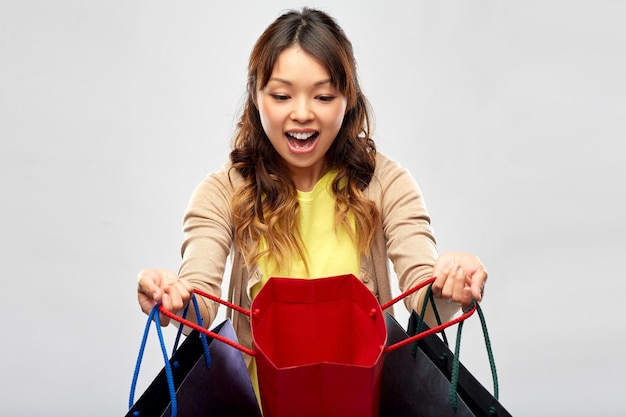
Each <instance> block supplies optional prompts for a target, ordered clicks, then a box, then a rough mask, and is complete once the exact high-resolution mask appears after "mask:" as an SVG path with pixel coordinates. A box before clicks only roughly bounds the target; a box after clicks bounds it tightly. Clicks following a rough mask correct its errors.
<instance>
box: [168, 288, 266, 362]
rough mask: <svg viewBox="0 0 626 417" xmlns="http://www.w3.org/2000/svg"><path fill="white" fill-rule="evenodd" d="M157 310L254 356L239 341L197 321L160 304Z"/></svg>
mask: <svg viewBox="0 0 626 417" xmlns="http://www.w3.org/2000/svg"><path fill="white" fill-rule="evenodd" d="M201 295H202V294H201ZM159 311H160V312H161V313H162V314H164V315H166V316H167V317H169V318H171V319H173V320H176V321H177V322H179V323H181V324H184V325H185V326H188V327H191V328H192V329H194V330H197V331H199V332H202V333H204V334H205V335H207V336H209V337H212V338H213V339H216V340H219V341H220V342H223V343H226V344H227V345H229V346H232V347H234V348H235V349H238V350H240V351H242V352H243V353H247V354H248V355H250V356H254V355H255V353H254V351H252V350H250V349H248V348H247V347H245V346H243V345H240V344H239V343H235V342H233V341H232V340H230V339H228V338H226V337H224V336H222V335H219V334H217V333H215V332H212V331H210V330H208V329H205V328H204V327H202V326H200V325H198V324H197V323H194V322H192V321H189V320H187V319H184V318H182V317H180V316H178V315H176V314H174V313H171V312H169V311H167V310H166V309H165V308H164V307H163V305H162V304H161V305H159Z"/></svg>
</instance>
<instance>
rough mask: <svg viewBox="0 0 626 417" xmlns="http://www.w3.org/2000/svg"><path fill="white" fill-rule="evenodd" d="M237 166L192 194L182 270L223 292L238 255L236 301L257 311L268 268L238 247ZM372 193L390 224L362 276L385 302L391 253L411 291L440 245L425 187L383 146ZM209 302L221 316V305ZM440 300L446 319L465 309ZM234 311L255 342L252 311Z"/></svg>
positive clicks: (238, 325) (197, 283)
mask: <svg viewBox="0 0 626 417" xmlns="http://www.w3.org/2000/svg"><path fill="white" fill-rule="evenodd" d="M230 168H231V165H230V163H228V164H226V165H224V166H223V167H222V168H221V169H220V170H219V171H217V172H215V173H212V174H210V175H208V176H207V177H206V178H205V179H204V180H203V181H202V182H201V183H200V184H199V185H198V186H197V187H196V189H195V191H194V193H193V195H192V197H191V200H190V202H189V206H188V208H187V211H186V213H185V218H184V232H185V239H184V243H183V245H182V264H181V267H180V271H179V275H180V277H181V278H186V279H188V280H189V281H190V282H191V283H192V285H193V286H194V287H196V288H199V289H201V290H203V291H206V292H209V293H211V294H213V295H216V296H218V297H220V298H222V292H221V289H222V278H223V275H224V271H225V268H226V260H227V258H228V257H229V255H231V254H232V257H233V258H232V261H233V263H232V270H231V276H230V285H229V291H228V300H229V301H230V302H232V303H234V304H237V305H240V306H242V307H243V308H245V309H247V310H249V309H250V303H251V302H250V289H251V288H252V286H253V285H254V284H256V283H257V282H258V281H259V280H260V279H261V272H260V270H259V269H258V267H254V268H252V270H250V271H249V270H248V269H247V268H246V266H245V263H244V261H243V256H242V254H241V252H240V251H239V250H238V249H237V248H236V247H234V228H233V223H232V217H231V198H232V196H233V193H234V192H235V191H236V190H237V188H238V187H239V186H241V184H242V182H243V179H242V177H241V175H240V174H239V173H238V172H237V171H236V170H234V169H230ZM364 194H365V196H366V197H367V198H369V199H371V200H372V201H374V202H375V203H376V205H377V207H378V209H379V210H380V213H381V218H382V223H381V227H380V228H379V229H378V230H377V232H376V236H375V238H374V241H373V244H372V248H371V250H370V253H369V256H363V257H362V259H361V272H360V276H359V278H360V279H361V281H362V282H363V283H364V284H365V285H367V287H368V288H369V289H370V290H371V291H372V292H373V293H374V294H375V295H376V297H377V298H378V300H379V302H380V303H381V304H384V303H386V302H387V301H389V300H391V286H390V281H389V268H388V265H389V263H388V260H391V262H392V264H393V267H394V271H395V275H396V276H397V278H398V284H399V288H400V290H401V291H405V290H407V289H409V288H411V287H413V286H415V285H416V284H417V283H419V282H421V281H423V280H426V279H428V278H430V277H431V275H432V270H433V265H434V262H435V259H436V257H437V249H436V245H435V238H434V236H433V231H432V228H431V226H430V217H429V215H428V212H427V210H426V205H425V203H424V200H423V198H422V195H421V192H420V189H419V187H418V185H417V184H416V182H415V180H414V179H413V177H412V176H411V174H410V173H409V172H408V171H407V170H406V169H404V168H402V167H401V166H400V165H399V164H398V163H396V162H394V161H392V160H390V159H388V158H387V157H386V156H384V155H382V154H380V153H378V155H377V157H376V169H375V171H374V176H373V177H372V180H371V182H370V184H369V186H368V187H367V188H366V189H365V190H364ZM423 294H424V291H419V292H417V293H415V294H414V295H412V296H411V297H407V298H406V299H405V300H404V302H405V305H406V307H407V309H409V310H412V309H415V310H417V311H419V308H420V307H421V301H422V298H423ZM206 305H207V309H208V311H209V314H210V317H211V320H213V319H214V318H215V316H216V313H217V308H218V305H217V304H216V303H213V302H207V304H206ZM437 307H438V308H439V312H440V314H441V316H442V319H444V320H446V319H447V318H449V317H451V316H452V315H454V314H455V313H456V312H457V311H458V306H457V305H456V304H451V303H437ZM389 310H392V308H390V309H389ZM390 313H392V314H393V311H390ZM232 314H233V313H232V312H230V311H229V314H228V316H229V317H231V318H232V319H233V326H234V328H235V331H236V333H237V337H238V338H239V341H240V343H242V344H243V345H244V346H246V347H248V348H252V340H251V332H250V320H249V317H247V316H245V315H243V314H241V313H237V312H235V313H234V315H235V316H234V317H233V316H232ZM427 321H428V322H432V318H431V317H428V316H427ZM206 325H207V326H208V325H209V324H208V323H207V324H206Z"/></svg>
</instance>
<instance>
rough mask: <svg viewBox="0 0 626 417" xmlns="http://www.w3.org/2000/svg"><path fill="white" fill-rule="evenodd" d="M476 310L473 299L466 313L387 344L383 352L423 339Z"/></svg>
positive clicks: (461, 319)
mask: <svg viewBox="0 0 626 417" xmlns="http://www.w3.org/2000/svg"><path fill="white" fill-rule="evenodd" d="M475 311H476V302H475V301H474V302H473V303H472V308H471V309H470V310H469V311H467V312H466V313H463V314H461V315H460V316H459V317H457V318H455V319H452V320H450V321H447V322H445V323H443V324H440V325H439V326H436V327H433V328H431V329H428V330H425V331H423V332H421V333H418V334H416V335H415V336H411V337H409V338H408V339H404V340H402V341H400V342H398V343H395V344H393V345H390V346H387V347H386V348H385V352H391V351H392V350H396V349H398V348H401V347H402V346H406V345H408V344H409V343H412V342H415V341H417V340H419V339H423V338H424V337H426V336H430V335H432V334H435V333H439V332H440V331H442V330H444V329H447V328H448V327H450V326H453V325H455V324H457V323H460V322H462V321H465V320H466V319H467V318H468V317H469V316H471V315H472V314H474V312H475Z"/></svg>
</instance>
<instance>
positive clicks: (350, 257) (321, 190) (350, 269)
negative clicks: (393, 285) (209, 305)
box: [249, 171, 360, 398]
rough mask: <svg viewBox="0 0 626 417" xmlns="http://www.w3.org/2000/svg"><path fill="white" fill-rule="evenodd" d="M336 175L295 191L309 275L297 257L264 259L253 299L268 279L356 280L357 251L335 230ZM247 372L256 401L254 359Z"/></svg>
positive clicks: (342, 232)
mask: <svg viewBox="0 0 626 417" xmlns="http://www.w3.org/2000/svg"><path fill="white" fill-rule="evenodd" d="M336 175H337V171H329V172H328V173H326V174H325V175H324V176H323V177H322V178H320V180H319V181H318V182H317V184H315V187H313V190H311V191H307V192H304V191H298V202H299V204H300V210H299V212H298V219H297V221H298V228H299V230H300V235H301V237H302V242H303V244H304V247H305V248H306V256H307V263H308V266H309V274H307V271H306V268H305V265H304V262H303V261H302V260H301V259H300V258H299V257H297V256H294V259H293V261H292V262H290V263H289V264H284V265H276V263H275V262H273V261H272V260H271V259H269V258H268V257H267V256H265V257H263V258H261V259H259V262H258V265H259V269H260V270H261V272H262V273H263V276H262V279H261V281H260V282H259V283H257V284H256V285H255V286H254V287H252V289H251V292H252V297H253V298H254V297H256V295H257V294H258V293H259V291H260V290H261V287H262V286H263V285H264V284H265V283H266V282H267V280H269V279H270V278H271V277H290V278H324V277H330V276H335V275H343V274H353V275H354V276H357V277H358V276H359V268H360V255H359V253H358V249H357V247H356V245H355V243H354V242H353V241H352V239H351V238H350V235H349V234H348V232H347V231H346V229H345V227H343V226H341V225H340V226H338V227H335V220H334V219H335V198H334V196H333V194H332V191H331V185H332V181H333V179H334V178H335V176H336ZM348 215H349V216H350V217H349V219H350V224H351V227H352V230H353V231H354V230H355V226H354V217H353V216H351V213H348ZM266 247H267V246H266V243H265V241H264V240H261V242H260V250H264V249H265V248H266ZM249 371H250V376H251V378H252V384H253V386H254V389H255V392H256V394H257V398H260V397H259V392H258V381H257V374H256V362H255V361H254V358H253V360H252V362H251V363H250V367H249Z"/></svg>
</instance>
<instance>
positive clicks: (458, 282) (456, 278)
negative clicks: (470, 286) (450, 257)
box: [449, 267, 466, 303]
mask: <svg viewBox="0 0 626 417" xmlns="http://www.w3.org/2000/svg"><path fill="white" fill-rule="evenodd" d="M465 275H466V274H465V270H464V269H463V268H462V267H458V268H457V269H456V273H455V274H454V275H453V276H451V277H450V280H449V281H450V282H451V283H452V296H451V298H452V301H454V302H456V303H462V302H463V301H464V300H463V297H464V290H465V287H466V284H465Z"/></svg>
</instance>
